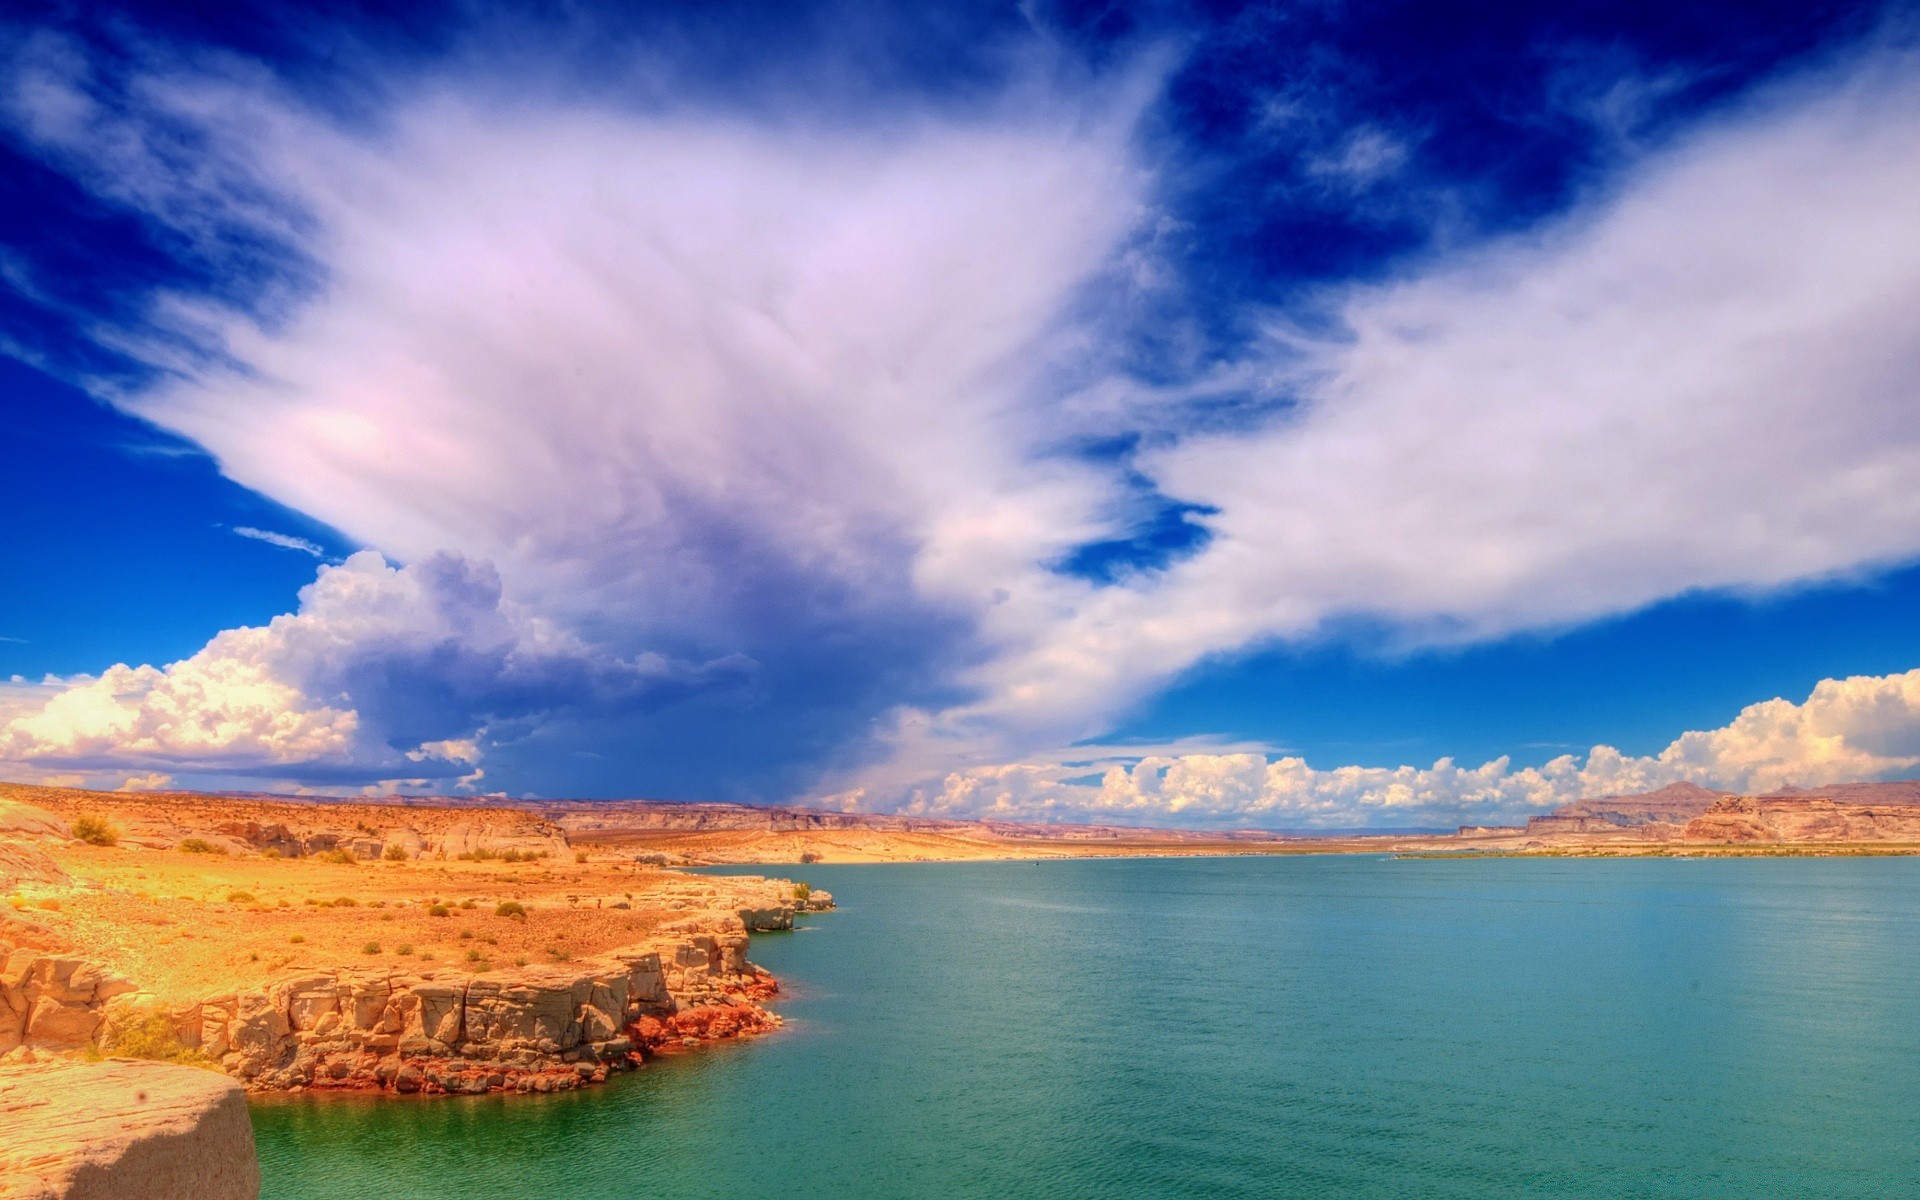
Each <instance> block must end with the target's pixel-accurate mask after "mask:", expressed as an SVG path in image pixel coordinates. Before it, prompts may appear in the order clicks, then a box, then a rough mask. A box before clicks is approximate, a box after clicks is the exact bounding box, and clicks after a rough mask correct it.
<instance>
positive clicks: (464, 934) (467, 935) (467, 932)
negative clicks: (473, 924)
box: [460, 929, 473, 941]
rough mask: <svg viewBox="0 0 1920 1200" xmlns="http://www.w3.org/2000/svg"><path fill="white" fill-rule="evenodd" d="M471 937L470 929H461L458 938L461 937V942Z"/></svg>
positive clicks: (471, 931)
mask: <svg viewBox="0 0 1920 1200" xmlns="http://www.w3.org/2000/svg"><path fill="white" fill-rule="evenodd" d="M472 936H473V930H471V929H462V930H461V931H460V937H461V940H463V941H464V940H466V939H467V938H470V937H472Z"/></svg>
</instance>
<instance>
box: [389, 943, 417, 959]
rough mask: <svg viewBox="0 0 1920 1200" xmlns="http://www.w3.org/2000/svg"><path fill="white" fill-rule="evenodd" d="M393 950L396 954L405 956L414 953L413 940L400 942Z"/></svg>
mask: <svg viewBox="0 0 1920 1200" xmlns="http://www.w3.org/2000/svg"><path fill="white" fill-rule="evenodd" d="M393 952H394V953H395V954H399V955H402V956H405V955H408V954H412V953H413V943H412V942H401V943H400V944H399V945H398V946H395V947H394V948H393Z"/></svg>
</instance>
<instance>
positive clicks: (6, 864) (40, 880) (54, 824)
mask: <svg viewBox="0 0 1920 1200" xmlns="http://www.w3.org/2000/svg"><path fill="white" fill-rule="evenodd" d="M67 836H68V832H67V823H66V822H65V821H62V820H60V818H58V817H56V816H54V815H53V814H52V813H50V812H47V811H46V810H45V809H41V808H35V807H34V806H32V805H30V804H22V803H20V802H19V801H16V800H9V799H7V798H6V797H4V796H0V888H4V889H6V890H7V891H12V890H14V889H15V888H17V887H19V886H21V885H22V884H45V885H54V886H57V885H60V884H64V883H66V882H67V873H66V872H65V871H63V870H61V869H60V865H59V864H58V863H56V862H54V861H53V859H51V858H49V857H47V855H46V853H45V852H44V851H42V850H39V849H38V848H36V847H35V846H34V845H32V843H33V842H47V841H64V840H65V839H66V838H67Z"/></svg>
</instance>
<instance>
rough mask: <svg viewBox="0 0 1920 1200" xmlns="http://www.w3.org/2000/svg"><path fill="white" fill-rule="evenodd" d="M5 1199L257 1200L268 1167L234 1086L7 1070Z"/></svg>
mask: <svg viewBox="0 0 1920 1200" xmlns="http://www.w3.org/2000/svg"><path fill="white" fill-rule="evenodd" d="M0 1128H4V1129H5V1130H6V1137H5V1138H3V1139H0V1198H4V1200H130V1198H131V1197H139V1198H140V1200H254V1198H256V1197H258V1196H259V1194H260V1165H259V1161H258V1160H257V1159H256V1157H255V1155H254V1147H253V1125H252V1123H251V1121H250V1120H249V1119H248V1116H247V1102H246V1096H245V1094H244V1093H243V1092H242V1091H241V1089H240V1085H239V1084H237V1083H235V1082H234V1081H233V1080H231V1079H227V1078H224V1077H222V1076H220V1075H216V1074H214V1073H213V1072H211V1071H203V1070H199V1069H197V1068H194V1067H183V1066H176V1065H173V1064H170V1063H154V1062H137V1061H135V1060H132V1059H109V1060H107V1061H105V1062H98V1063H82V1062H71V1061H62V1062H51V1063H34V1064H30V1065H25V1066H8V1067H4V1068H0Z"/></svg>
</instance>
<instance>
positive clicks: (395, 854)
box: [381, 842, 407, 862]
mask: <svg viewBox="0 0 1920 1200" xmlns="http://www.w3.org/2000/svg"><path fill="white" fill-rule="evenodd" d="M381 857H382V858H384V859H386V860H387V861H388V862H405V861H407V848H406V847H405V846H402V845H401V844H400V843H398V842H395V843H393V844H392V845H391V846H388V847H387V848H386V850H385V852H383V853H382V854H381Z"/></svg>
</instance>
